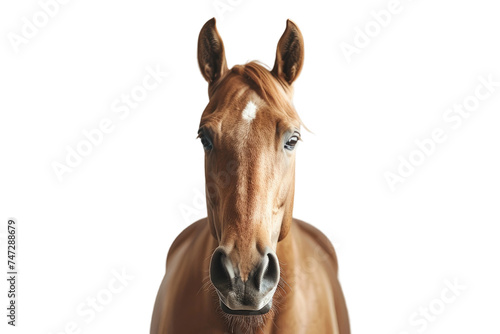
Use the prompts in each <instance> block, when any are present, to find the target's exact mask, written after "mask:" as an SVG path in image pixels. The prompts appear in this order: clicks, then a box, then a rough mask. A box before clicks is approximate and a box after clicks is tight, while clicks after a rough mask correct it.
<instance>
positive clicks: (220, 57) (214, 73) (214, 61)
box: [198, 18, 227, 83]
mask: <svg viewBox="0 0 500 334" xmlns="http://www.w3.org/2000/svg"><path fill="white" fill-rule="evenodd" d="M198 65H199V66H200V71H201V74H202V75H203V77H204V78H205V80H207V81H208V83H214V82H215V81H217V80H218V79H220V77H222V75H223V74H224V72H226V71H227V63H226V56H225V54H224V44H223V43H222V38H221V37H220V35H219V32H218V31H217V28H216V27H215V18H212V19H211V20H208V21H207V23H205V25H204V26H203V28H201V31H200V36H199V37H198Z"/></svg>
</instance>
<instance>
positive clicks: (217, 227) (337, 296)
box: [151, 19, 350, 334]
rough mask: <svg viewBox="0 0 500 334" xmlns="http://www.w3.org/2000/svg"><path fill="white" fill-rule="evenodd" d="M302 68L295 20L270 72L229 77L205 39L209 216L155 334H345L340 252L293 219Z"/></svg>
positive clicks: (191, 236)
mask: <svg viewBox="0 0 500 334" xmlns="http://www.w3.org/2000/svg"><path fill="white" fill-rule="evenodd" d="M303 60H304V42H303V39H302V34H301V32H300V30H299V29H298V27H297V26H296V25H295V24H294V23H293V22H292V21H290V20H288V21H287V25H286V30H285V32H284V34H283V36H282V37H281V39H280V40H279V43H278V47H277V53H276V60H275V64H274V67H273V69H272V70H271V71H269V70H267V69H266V68H265V67H264V66H262V65H260V64H259V63H256V62H250V63H248V64H245V65H237V66H234V67H233V68H231V69H228V67H227V63H226V58H225V54H224V45H223V43H222V39H221V37H220V36H219V33H218V32H217V29H216V26H215V19H211V20H209V21H208V22H207V23H205V25H204V26H203V28H202V29H201V32H200V35H199V39H198V64H199V67H200V70H201V73H202V75H203V77H204V78H205V79H206V80H207V81H208V92H209V103H208V105H207V107H206V108H205V110H204V111H203V114H202V117H201V123H200V127H199V130H198V137H199V138H200V139H201V142H202V144H203V147H204V151H205V153H204V154H205V178H206V197H207V210H208V217H207V218H204V219H202V220H200V221H197V222H195V223H194V224H192V225H191V226H189V227H188V228H186V229H185V230H184V231H183V232H182V233H181V234H180V235H179V236H178V237H177V239H176V240H175V241H174V242H173V244H172V246H171V247H170V250H169V252H168V256H167V268H166V274H165V277H164V279H163V282H162V284H161V287H160V290H159V292H158V296H157V298H156V303H155V307H154V311H153V318H152V323H151V333H152V334H160V333H161V334H165V333H169V334H184V333H188V334H189V333H196V334H198V333H210V334H212V333H213V334H216V333H217V334H219V333H220V334H225V333H286V334H296V333H312V334H329V333H335V334H337V333H339V334H349V333H350V328H349V320H348V315H347V309H346V304H345V300H344V296H343V293H342V289H341V287H340V284H339V281H338V279H337V258H336V255H335V251H334V249H333V246H332V245H331V243H330V242H329V241H328V239H327V238H326V237H325V235H324V234H322V233H321V232H320V231H318V230H317V229H316V228H314V227H312V226H311V225H309V224H307V223H304V222H302V221H300V220H297V219H294V218H292V209H293V196H294V183H295V148H296V146H297V143H298V141H299V140H300V132H299V131H300V126H301V121H300V119H299V117H298V115H297V112H296V111H295V109H294V107H293V104H292V83H293V82H294V81H295V79H297V77H298V75H299V73H300V71H301V69H302V64H303Z"/></svg>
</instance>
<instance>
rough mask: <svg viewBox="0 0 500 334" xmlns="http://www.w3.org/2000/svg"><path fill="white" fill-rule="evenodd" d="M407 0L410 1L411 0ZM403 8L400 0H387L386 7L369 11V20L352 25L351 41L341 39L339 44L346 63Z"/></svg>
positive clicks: (389, 23)
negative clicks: (360, 24)
mask: <svg viewBox="0 0 500 334" xmlns="http://www.w3.org/2000/svg"><path fill="white" fill-rule="evenodd" d="M407 1H410V2H411V1H412V0H407ZM404 9H405V6H404V5H403V4H402V3H401V0H389V2H388V3H387V5H386V8H383V9H380V10H372V11H370V18H369V20H368V21H367V22H366V23H365V24H364V25H362V27H360V26H359V25H358V26H355V27H354V36H353V37H352V42H345V41H342V42H340V44H339V47H340V51H342V54H343V56H344V58H345V60H346V61H347V63H348V64H350V63H351V62H352V60H353V57H354V56H356V55H359V54H361V52H362V51H363V50H365V49H366V48H367V47H368V46H369V45H370V44H371V43H372V41H373V40H374V39H375V38H377V37H378V36H379V35H380V34H381V33H382V32H383V31H384V29H388V27H389V26H390V25H391V23H392V22H393V21H394V18H395V17H396V16H398V15H400V14H401V13H402V12H403V10H404Z"/></svg>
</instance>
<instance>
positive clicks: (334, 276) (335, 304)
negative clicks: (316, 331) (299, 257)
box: [294, 219, 350, 334]
mask: <svg viewBox="0 0 500 334" xmlns="http://www.w3.org/2000/svg"><path fill="white" fill-rule="evenodd" d="M294 223H295V226H296V228H297V232H298V233H297V235H298V237H299V238H300V239H301V242H300V244H301V245H302V246H303V247H304V251H308V252H309V253H312V256H313V257H312V258H314V259H316V261H315V262H314V264H315V265H317V264H319V267H318V266H314V267H313V271H314V273H315V275H320V276H321V274H320V272H323V273H324V275H325V276H324V277H325V278H326V279H327V281H329V282H330V289H329V290H330V291H331V292H332V294H331V295H330V298H332V299H329V298H327V296H326V295H324V294H323V295H322V297H323V298H326V299H323V303H326V304H328V305H329V307H327V308H330V309H331V310H332V311H333V314H332V316H331V317H329V318H328V319H326V321H327V322H330V321H333V324H332V327H333V328H334V330H333V333H339V334H349V333H350V326H349V316H348V313H347V306H346V302H345V298H344V294H343V291H342V288H341V286H340V282H339V280H338V261H337V255H336V253H335V249H334V247H333V245H332V243H331V242H330V240H329V239H328V238H327V237H326V235H325V234H323V233H322V232H321V231H320V230H318V229H317V228H316V227H314V226H312V225H310V224H308V223H306V222H304V221H301V220H298V219H294ZM304 268H306V269H307V268H308V266H307V265H306V266H304ZM328 300H329V301H328ZM326 304H324V306H326Z"/></svg>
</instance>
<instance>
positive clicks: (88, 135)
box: [51, 65, 168, 182]
mask: <svg viewBox="0 0 500 334" xmlns="http://www.w3.org/2000/svg"><path fill="white" fill-rule="evenodd" d="M145 72H146V74H145V75H144V77H143V79H142V81H141V82H140V83H138V84H136V85H134V86H133V87H132V88H131V89H130V91H129V92H127V93H122V94H120V96H119V97H117V98H115V99H114V100H113V102H112V103H111V105H110V109H111V111H112V112H113V113H114V114H116V117H115V118H117V119H116V120H113V119H112V117H104V118H102V119H101V120H100V121H99V122H98V124H97V125H96V126H95V127H94V128H92V129H83V130H82V135H83V138H81V139H80V140H79V141H78V142H77V143H76V144H75V145H74V146H71V145H66V156H65V158H64V159H62V160H60V161H57V160H54V161H52V163H51V166H52V170H53V171H54V173H55V175H56V177H57V179H58V180H59V182H63V180H64V178H65V177H66V174H69V173H72V172H73V171H74V170H75V168H77V167H78V166H80V165H81V164H82V163H83V161H84V158H86V157H88V156H90V155H91V154H92V152H93V151H94V150H95V149H96V148H97V147H98V146H100V145H102V144H103V142H104V141H105V139H106V136H107V135H109V134H110V133H112V132H113V131H114V129H115V127H116V125H118V124H119V122H121V121H124V120H125V119H127V118H128V117H129V116H130V114H131V112H132V111H133V110H135V109H137V108H139V107H140V105H141V103H142V102H143V101H144V100H146V98H147V97H148V96H149V94H151V93H152V92H153V91H154V90H156V89H157V88H158V87H159V86H160V85H161V84H162V83H163V82H164V81H165V78H166V77H167V76H168V72H164V71H162V70H161V69H160V66H159V65H156V68H153V67H151V66H146V68H145Z"/></svg>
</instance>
